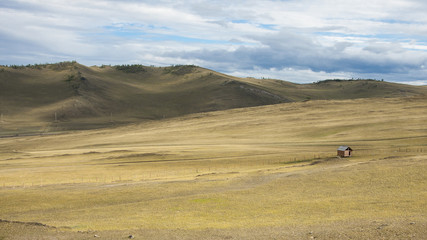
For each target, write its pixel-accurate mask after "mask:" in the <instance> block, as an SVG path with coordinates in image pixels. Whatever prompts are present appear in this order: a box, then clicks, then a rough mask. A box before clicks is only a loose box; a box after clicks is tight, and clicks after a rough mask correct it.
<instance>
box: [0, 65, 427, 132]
mask: <svg viewBox="0 0 427 240" xmlns="http://www.w3.org/2000/svg"><path fill="white" fill-rule="evenodd" d="M426 90H427V89H426V88H425V87H414V86H408V85H401V84H394V83H386V82H379V81H368V80H364V81H324V82H319V83H316V84H294V83H290V82H285V81H280V80H271V79H263V80H259V79H253V78H237V77H232V76H228V75H225V74H221V73H217V72H214V71H211V70H208V69H204V68H201V67H197V66H192V65H187V66H182V65H178V66H171V67H146V66H142V65H121V66H101V67H97V66H94V67H87V66H83V65H81V64H78V63H76V62H61V63H57V64H44V65H29V66H26V67H24V66H11V67H4V66H3V67H0V114H1V120H0V131H1V134H0V135H3V136H4V135H10V134H16V133H28V132H33V133H34V132H52V131H63V130H70V129H91V128H99V127H105V126H111V125H112V124H120V123H131V122H138V121H141V120H155V119H162V118H170V117H175V116H181V115H186V114H191V113H198V112H209V111H217V110H226V109H233V108H242V107H252V106H261V105H269V104H277V103H286V102H295V101H303V100H310V99H313V100H314V99H348V98H360V97H400V96H412V95H422V94H426V92H427V91H426Z"/></svg>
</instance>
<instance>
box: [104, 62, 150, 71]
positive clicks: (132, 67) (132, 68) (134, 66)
mask: <svg viewBox="0 0 427 240" xmlns="http://www.w3.org/2000/svg"><path fill="white" fill-rule="evenodd" d="M101 67H102V66H101ZM114 68H115V69H117V70H119V71H123V72H126V73H139V72H146V71H147V69H146V67H145V66H144V65H140V64H131V65H129V64H123V65H116V66H114Z"/></svg>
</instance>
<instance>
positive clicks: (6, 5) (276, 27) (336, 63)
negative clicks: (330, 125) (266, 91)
mask: <svg viewBox="0 0 427 240" xmlns="http://www.w3.org/2000/svg"><path fill="white" fill-rule="evenodd" d="M426 13H427V2H426V1H425V0H369V1H367V0H351V1H350V0H348V1H347V0H270V1H255V0H245V1H242V0H227V1H225V0H218V1H207V0H188V1H184V0H146V1H138V0H123V1H113V0H73V1H69V0H43V1H42V0H4V1H3V0H2V1H0V64H2V65H11V64H34V63H53V62H59V61H70V60H76V61H78V62H79V63H82V64H85V65H101V64H112V65H115V64H143V65H155V66H168V65H173V64H195V65H199V66H202V67H206V68H210V69H213V70H216V71H220V72H223V73H227V74H232V75H235V76H241V77H248V76H251V77H258V78H261V77H265V78H276V79H283V80H287V81H292V82H299V83H306V82H313V81H317V80H322V79H327V78H375V79H384V80H386V81H393V82H404V83H410V84H427V14H426Z"/></svg>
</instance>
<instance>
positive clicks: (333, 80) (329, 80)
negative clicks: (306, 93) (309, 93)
mask: <svg viewBox="0 0 427 240" xmlns="http://www.w3.org/2000/svg"><path fill="white" fill-rule="evenodd" d="M344 81H376V82H384V79H381V80H378V79H373V78H356V79H355V78H351V79H326V80H322V81H317V82H313V83H316V84H320V83H328V82H344Z"/></svg>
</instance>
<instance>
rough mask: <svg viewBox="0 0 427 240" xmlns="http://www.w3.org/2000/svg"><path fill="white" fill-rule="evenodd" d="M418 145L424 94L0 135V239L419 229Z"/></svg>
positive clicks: (426, 170) (425, 143) (425, 221)
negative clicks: (345, 150)
mask: <svg viewBox="0 0 427 240" xmlns="http://www.w3.org/2000/svg"><path fill="white" fill-rule="evenodd" d="M0 124H3V125H5V124H10V123H7V122H4V121H3V122H2V123H0ZM339 145H349V146H351V147H352V148H353V150H354V152H353V153H354V156H353V157H351V158H346V159H338V158H336V157H335V155H336V148H337V147H338V146H339ZM426 153H427V99H426V98H425V97H411V98H377V99H357V100H328V101H327V100H318V101H308V102H299V103H284V104H277V105H270V106H261V107H251V108H241V109H232V110H225V111H217V112H209V113H198V114H193V115H187V116H183V117H176V118H169V119H164V120H157V121H149V122H144V123H140V124H132V125H126V126H117V127H113V128H107V129H97V130H86V131H69V132H63V133H60V134H57V135H44V136H19V137H7V138H0V219H3V220H2V221H0V239H91V238H94V237H95V236H96V237H99V238H100V239H126V238H128V236H129V235H133V236H134V237H135V239H425V238H427V230H426V229H427V154H426ZM36 223H41V224H36ZM42 224H45V225H42Z"/></svg>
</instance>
